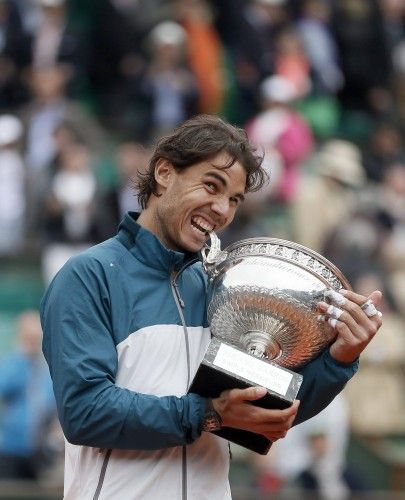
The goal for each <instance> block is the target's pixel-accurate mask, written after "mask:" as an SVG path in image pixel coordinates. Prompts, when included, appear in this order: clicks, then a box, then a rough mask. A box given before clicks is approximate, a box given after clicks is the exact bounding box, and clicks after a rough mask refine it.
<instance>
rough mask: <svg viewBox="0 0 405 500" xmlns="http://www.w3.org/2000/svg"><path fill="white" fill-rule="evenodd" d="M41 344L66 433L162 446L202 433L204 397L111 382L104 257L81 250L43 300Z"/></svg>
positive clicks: (112, 350) (112, 351) (113, 368)
mask: <svg viewBox="0 0 405 500" xmlns="http://www.w3.org/2000/svg"><path fill="white" fill-rule="evenodd" d="M41 321H42V327H43V331H44V341H43V350H44V354H45V357H46V360H47V362H48V364H49V368H50V372H51V376H52V380H53V387H54V393H55V398H56V403H57V408H58V414H59V419H60V422H61V425H62V428H63V431H64V433H65V436H66V438H67V440H68V441H69V442H71V443H73V444H78V445H85V446H93V447H99V448H121V449H142V450H150V449H160V448H166V447H171V446H179V445H183V444H187V443H190V442H192V441H193V440H195V439H196V438H197V437H198V436H199V435H200V430H199V429H200V425H201V421H202V419H203V414H204V412H205V408H206V399H204V398H202V397H200V396H197V395H196V394H188V395H186V396H183V397H175V396H167V397H157V396H153V395H147V394H141V393H137V392H133V391H130V390H128V389H124V388H120V387H118V386H117V385H115V377H116V373H117V369H118V359H117V351H116V346H115V343H114V338H113V335H112V327H111V313H110V301H109V293H108V285H107V280H106V279H105V273H104V269H103V267H102V265H101V264H100V263H99V262H98V261H97V260H96V259H93V258H89V257H84V256H79V257H76V258H74V259H72V260H71V261H69V262H68V263H67V264H66V265H65V267H64V268H63V269H62V270H61V271H60V272H59V274H58V275H57V276H56V278H55V279H54V281H53V282H52V284H51V286H50V287H49V289H48V291H47V292H46V294H45V296H44V298H43V300H42V303H41Z"/></svg>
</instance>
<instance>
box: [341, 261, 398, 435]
mask: <svg viewBox="0 0 405 500" xmlns="http://www.w3.org/2000/svg"><path fill="white" fill-rule="evenodd" d="M353 286H354V287H355V289H356V290H359V292H360V293H365V294H367V293H368V292H369V291H370V290H373V289H374V288H373V287H374V286H377V287H378V289H379V290H381V291H382V292H383V294H384V300H383V301H382V304H381V311H382V313H383V315H384V325H383V327H382V329H381V336H380V337H379V338H378V339H376V342H375V343H373V344H372V345H370V349H369V350H367V352H366V353H365V356H364V357H363V358H362V365H361V369H360V370H359V373H358V374H357V375H358V376H357V377H355V379H353V380H352V381H351V383H350V384H348V386H347V387H346V389H345V394H346V397H347V401H348V403H349V408H350V412H349V413H350V424H351V428H352V429H353V431H354V432H356V434H358V435H360V436H373V437H376V436H392V435H398V434H403V433H404V432H405V419H404V415H405V379H404V376H403V373H404V367H405V361H404V360H405V316H404V315H402V316H401V314H400V311H399V309H398V304H397V303H396V300H395V299H396V297H395V295H396V293H395V289H393V288H391V287H390V286H389V284H388V282H387V280H386V279H385V278H384V277H383V273H382V272H381V271H379V270H378V269H376V268H375V266H374V267H373V266H369V267H368V268H367V267H366V268H364V269H363V270H361V271H360V272H358V275H357V277H356V279H354V280H353ZM382 409H384V411H381V410H382Z"/></svg>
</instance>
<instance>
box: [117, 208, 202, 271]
mask: <svg viewBox="0 0 405 500" xmlns="http://www.w3.org/2000/svg"><path fill="white" fill-rule="evenodd" d="M138 217H139V214H138V213H135V212H127V213H126V214H125V216H124V218H123V220H122V221H121V224H120V225H119V227H118V234H117V236H116V238H117V239H118V240H119V241H120V242H121V243H122V244H123V245H124V246H125V248H127V250H128V251H129V252H130V253H131V254H132V255H133V256H134V257H135V258H136V259H137V260H139V261H140V262H142V263H143V264H145V265H146V266H149V267H152V268H154V269H157V270H160V271H163V272H164V273H167V274H168V275H170V274H171V272H172V271H178V270H179V269H181V268H182V267H183V266H185V265H187V263H188V262H189V261H191V260H194V259H195V258H198V254H197V253H193V252H185V253H183V252H177V251H175V250H170V249H168V248H166V247H165V246H164V245H163V243H162V242H161V241H160V240H159V239H158V238H157V237H156V236H155V235H154V234H153V233H151V232H150V231H149V230H147V229H145V228H144V227H142V226H141V225H140V224H138V222H137V221H136V220H137V218H138Z"/></svg>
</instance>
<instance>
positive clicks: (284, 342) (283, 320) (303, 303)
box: [202, 234, 351, 369]
mask: <svg viewBox="0 0 405 500" xmlns="http://www.w3.org/2000/svg"><path fill="white" fill-rule="evenodd" d="M202 257H203V265H204V269H205V271H206V272H207V274H208V277H209V285H208V321H209V324H210V328H211V333H212V335H213V336H214V337H216V338H218V339H221V340H223V341H225V342H227V343H229V344H231V345H233V346H235V347H237V348H239V349H241V350H243V351H245V352H246V353H249V354H251V355H253V356H255V357H258V358H264V359H266V360H269V361H271V362H272V363H275V364H277V365H279V366H282V367H285V368H289V369H292V368H298V367H300V366H302V365H303V364H305V363H306V362H308V361H309V360H311V359H312V358H314V357H316V355H317V354H319V352H320V351H321V350H323V349H324V348H325V347H326V346H327V345H329V344H330V343H331V342H332V341H333V340H334V338H335V336H336V332H335V330H334V329H333V328H332V327H331V326H330V325H329V324H328V323H327V322H325V321H323V320H322V319H320V317H319V312H318V311H317V310H316V305H317V303H318V302H319V301H320V300H325V297H324V293H325V291H326V290H328V289H333V290H336V291H338V290H340V289H342V288H345V289H349V290H350V289H351V287H350V284H349V282H348V281H347V279H346V278H345V277H344V276H343V274H342V273H341V272H340V271H339V269H338V268H337V267H336V266H334V265H333V264H332V263H331V262H329V261H328V260H327V259H326V258H325V257H323V256H321V255H320V254H318V253H316V252H314V251H313V250H310V249H309V248H306V247H305V246H303V245H300V244H297V243H294V242H291V241H287V240H281V239H275V238H264V237H263V238H250V239H246V240H241V241H238V242H236V243H234V244H232V245H230V246H229V247H227V248H226V249H225V250H223V251H221V250H220V242H219V239H218V238H217V237H216V235H215V234H211V248H210V249H209V251H208V249H206V251H205V254H204V253H203V256H202Z"/></svg>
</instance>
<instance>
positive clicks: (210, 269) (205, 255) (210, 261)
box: [201, 231, 228, 278]
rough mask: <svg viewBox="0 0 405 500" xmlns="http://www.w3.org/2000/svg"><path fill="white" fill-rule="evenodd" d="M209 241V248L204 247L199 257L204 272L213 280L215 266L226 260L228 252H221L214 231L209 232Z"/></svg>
mask: <svg viewBox="0 0 405 500" xmlns="http://www.w3.org/2000/svg"><path fill="white" fill-rule="evenodd" d="M210 240H211V246H208V245H206V246H205V247H204V248H203V249H202V250H201V257H202V263H203V268H204V271H205V272H206V273H207V274H208V275H209V276H210V277H211V278H213V277H214V276H215V275H216V273H215V268H216V266H218V265H219V264H221V262H223V261H224V260H225V259H226V258H227V256H228V252H226V251H225V250H221V240H220V239H219V238H218V236H217V235H216V234H215V233H214V231H211V232H210Z"/></svg>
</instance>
